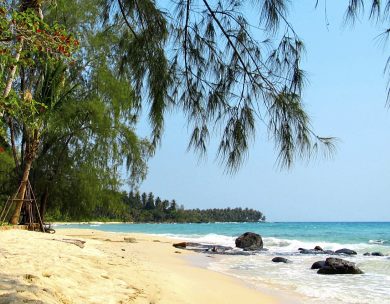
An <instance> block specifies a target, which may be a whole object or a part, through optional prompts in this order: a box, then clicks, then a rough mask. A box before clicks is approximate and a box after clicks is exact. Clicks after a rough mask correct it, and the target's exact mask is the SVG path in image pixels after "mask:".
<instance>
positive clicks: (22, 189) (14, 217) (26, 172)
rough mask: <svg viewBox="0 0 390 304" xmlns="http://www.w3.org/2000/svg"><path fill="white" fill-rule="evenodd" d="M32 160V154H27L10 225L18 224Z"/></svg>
mask: <svg viewBox="0 0 390 304" xmlns="http://www.w3.org/2000/svg"><path fill="white" fill-rule="evenodd" d="M32 162H33V157H32V155H28V157H27V159H26V161H25V164H24V168H23V176H22V180H21V182H20V188H19V192H18V194H17V196H16V199H17V201H16V203H15V209H14V214H13V215H12V217H11V220H10V224H12V225H17V224H19V218H20V212H21V210H22V206H23V199H24V196H25V194H26V189H27V183H28V177H29V175H30V169H31V165H32Z"/></svg>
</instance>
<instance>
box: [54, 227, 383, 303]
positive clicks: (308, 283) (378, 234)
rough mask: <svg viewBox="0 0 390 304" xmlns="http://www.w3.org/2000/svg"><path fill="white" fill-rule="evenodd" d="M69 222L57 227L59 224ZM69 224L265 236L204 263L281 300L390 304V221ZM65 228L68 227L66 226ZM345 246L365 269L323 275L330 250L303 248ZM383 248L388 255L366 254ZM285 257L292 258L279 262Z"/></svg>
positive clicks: (191, 235) (177, 235) (219, 237)
mask: <svg viewBox="0 0 390 304" xmlns="http://www.w3.org/2000/svg"><path fill="white" fill-rule="evenodd" d="M62 227H64V226H62V225H60V226H57V227H56V229H58V228H62ZM65 227H66V228H86V229H98V230H103V231H110V232H140V233H148V234H155V235H163V236H168V237H171V238H174V239H178V240H179V239H180V240H186V241H190V242H199V243H204V244H211V245H213V244H215V245H224V246H231V247H235V239H236V238H237V237H238V236H240V235H241V234H243V233H245V232H248V231H250V232H255V233H258V234H260V235H261V236H262V238H263V242H264V247H265V248H267V249H268V251H264V252H261V253H258V254H255V255H250V256H241V255H236V256H225V255H218V256H217V255H208V256H207V255H204V256H205V257H204V259H203V261H207V262H206V263H203V264H202V265H203V267H207V268H209V269H211V270H214V271H217V272H221V273H224V274H227V275H230V276H234V277H236V278H239V279H240V280H242V281H243V282H245V283H246V284H248V285H250V286H252V287H253V288H256V289H259V290H260V291H262V292H265V293H269V294H271V295H272V294H275V295H278V296H279V297H280V299H281V302H282V303H286V304H289V303H292V304H297V303H308V304H311V303H313V304H314V303H315V304H318V303H328V304H333V303H334V304H336V303H341V304H344V303H348V304H352V303H354V304H357V303H359V304H386V303H388V304H390V222H361V223H356V222H327V223H325V222H318V223H314V222H312V223H309V222H303V223H291V222H278V223H271V222H259V223H205V224H80V225H66V226H65ZM65 227H64V228H65ZM315 246H321V247H322V248H323V249H324V250H337V249H341V248H348V249H352V250H354V251H356V252H357V255H354V256H343V257H341V258H343V259H346V260H348V261H351V262H354V263H356V264H357V266H358V267H359V268H360V269H361V270H363V272H364V274H359V275H348V274H346V275H319V274H317V272H316V270H312V269H310V268H311V265H312V264H313V263H314V262H316V261H320V260H325V258H326V257H328V256H326V255H314V254H308V255H306V254H300V253H299V251H298V248H306V249H313V248H314V247H315ZM366 252H381V253H383V254H384V256H364V255H363V254H364V253H366ZM275 256H281V257H285V258H287V259H289V260H290V261H292V263H288V264H284V263H274V262H272V261H271V260H272V258H273V257H275Z"/></svg>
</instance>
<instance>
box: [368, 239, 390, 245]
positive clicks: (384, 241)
mask: <svg viewBox="0 0 390 304" xmlns="http://www.w3.org/2000/svg"><path fill="white" fill-rule="evenodd" d="M368 243H369V244H376V245H387V244H389V241H388V240H369V241H368Z"/></svg>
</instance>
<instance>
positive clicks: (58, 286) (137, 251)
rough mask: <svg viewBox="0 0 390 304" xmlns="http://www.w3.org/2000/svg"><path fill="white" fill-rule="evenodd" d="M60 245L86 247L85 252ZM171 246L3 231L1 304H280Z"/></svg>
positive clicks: (67, 232)
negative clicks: (82, 244) (80, 243)
mask: <svg viewBox="0 0 390 304" xmlns="http://www.w3.org/2000/svg"><path fill="white" fill-rule="evenodd" d="M124 237H126V238H128V237H132V238H134V239H132V240H131V242H128V241H124ZM64 239H71V240H75V239H77V240H82V241H86V243H85V247H84V248H80V247H78V246H77V245H75V244H72V243H66V242H63V240H64ZM134 240H135V242H134ZM173 242H174V241H172V240H169V239H166V238H162V237H155V236H150V235H144V234H116V233H115V234H114V233H108V232H101V231H93V230H75V229H64V230H58V231H57V233H56V234H54V235H50V234H43V233H38V232H28V231H21V230H9V231H0V304H3V303H4V304H5V303H7V304H8V303H18V304H19V303H66V304H68V303H75V304H79V303H80V304H81V303H82V304H84V303H94V304H95V303H102V304H103V303H104V304H110V303H148V304H152V303H153V304H154V303H167V304H168V303H169V304H173V303H193V304H195V303H196V304H202V303H213V304H214V303H223V304H225V303H226V304H227V303H234V304H240V303H248V304H252V303H259V304H260V303H261V304H266V303H277V300H276V299H273V298H271V297H270V296H266V295H263V294H262V293H260V292H258V291H257V290H255V289H252V288H249V287H247V286H246V285H244V284H243V283H242V282H241V281H238V280H235V279H234V278H231V277H228V276H225V275H223V274H219V273H216V272H213V271H210V270H207V269H203V268H198V267H195V266H192V265H189V263H188V262H187V260H186V259H185V258H183V257H184V256H186V255H190V254H192V255H195V254H196V253H191V252H188V251H183V250H177V249H176V248H174V247H172V243H173ZM178 252H180V253H178Z"/></svg>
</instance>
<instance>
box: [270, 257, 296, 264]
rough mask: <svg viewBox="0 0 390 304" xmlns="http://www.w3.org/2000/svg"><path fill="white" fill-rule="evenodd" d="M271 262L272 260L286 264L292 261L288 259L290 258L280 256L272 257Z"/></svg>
mask: <svg viewBox="0 0 390 304" xmlns="http://www.w3.org/2000/svg"><path fill="white" fill-rule="evenodd" d="M272 262H274V263H286V264H288V263H292V261H290V260H288V259H286V258H282V257H274V258H273V259H272Z"/></svg>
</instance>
